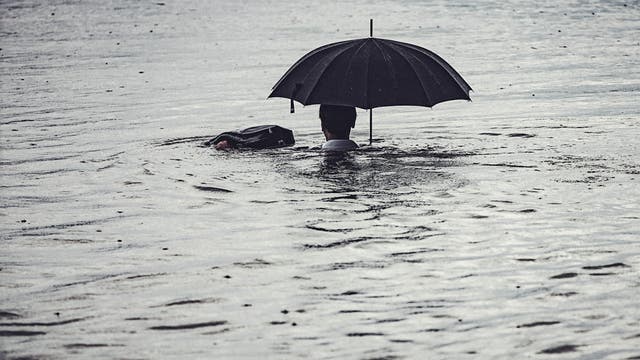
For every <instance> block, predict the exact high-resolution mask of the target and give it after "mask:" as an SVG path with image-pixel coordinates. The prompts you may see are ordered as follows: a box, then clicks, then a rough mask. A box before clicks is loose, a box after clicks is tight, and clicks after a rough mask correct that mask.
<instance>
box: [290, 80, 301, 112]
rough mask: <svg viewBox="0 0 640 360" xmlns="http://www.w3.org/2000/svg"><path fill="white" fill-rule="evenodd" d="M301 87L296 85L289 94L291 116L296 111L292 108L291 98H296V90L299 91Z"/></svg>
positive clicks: (298, 84)
mask: <svg viewBox="0 0 640 360" xmlns="http://www.w3.org/2000/svg"><path fill="white" fill-rule="evenodd" d="M301 87H302V84H300V83H296V86H294V87H293V91H292V92H291V113H292V114H293V113H294V112H296V109H295V108H294V106H293V98H294V97H296V93H297V92H298V90H300V88H301Z"/></svg>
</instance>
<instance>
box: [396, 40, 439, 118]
mask: <svg viewBox="0 0 640 360" xmlns="http://www.w3.org/2000/svg"><path fill="white" fill-rule="evenodd" d="M389 47H390V48H391V49H392V50H393V51H395V52H396V54H398V56H400V58H402V59H403V60H404V61H406V62H407V64H409V67H410V68H411V70H413V73H414V74H416V78H417V79H418V81H420V87H421V88H422V93H423V94H424V97H425V98H426V99H427V102H428V103H429V105H428V106H429V107H431V106H433V105H434V104H433V103H432V101H431V97H430V96H429V94H428V93H427V89H426V87H425V86H424V82H423V81H422V77H420V75H418V71H417V70H416V68H415V66H413V63H412V62H411V61H409V60H408V59H407V58H406V57H405V56H404V55H403V54H402V53H401V52H400V51H398V49H396V48H395V44H393V43H390V44H389ZM411 56H413V55H411ZM413 58H414V59H415V56H413Z"/></svg>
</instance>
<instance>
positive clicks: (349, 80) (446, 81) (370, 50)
mask: <svg viewBox="0 0 640 360" xmlns="http://www.w3.org/2000/svg"><path fill="white" fill-rule="evenodd" d="M371 36H372V37H369V38H364V39H356V40H348V41H341V42H336V43H333V44H328V45H324V46H321V47H319V48H317V49H315V50H312V51H311V52H309V53H308V54H306V55H305V56H303V57H302V58H301V59H300V60H298V61H297V62H296V63H295V64H293V66H291V68H290V69H289V70H288V71H287V72H286V73H285V74H284V75H283V76H282V78H281V79H280V80H279V81H278V82H277V83H276V84H275V85H274V87H273V91H272V92H271V94H270V95H269V97H284V98H288V99H291V112H293V111H294V107H293V100H296V101H298V102H300V103H301V104H303V105H311V104H330V105H344V106H355V107H359V108H361V109H369V126H370V128H369V142H370V143H371V141H372V130H371V125H372V114H371V109H373V108H376V107H380V106H391V105H417V106H427V107H432V106H433V105H435V104H438V103H441V102H443V101H448V100H456V99H464V100H471V99H470V98H469V91H470V90H471V87H470V86H469V84H467V82H466V81H465V80H464V79H463V78H462V76H460V74H458V72H456V71H455V70H454V69H453V68H452V67H451V65H449V64H448V63H447V62H446V61H444V59H442V58H441V57H440V56H438V55H436V54H435V53H433V52H431V51H429V50H427V49H424V48H422V47H419V46H416V45H412V44H408V43H403V42H399V41H394V40H386V39H379V38H374V37H373V20H371Z"/></svg>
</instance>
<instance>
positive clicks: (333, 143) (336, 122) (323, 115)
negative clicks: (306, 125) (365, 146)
mask: <svg viewBox="0 0 640 360" xmlns="http://www.w3.org/2000/svg"><path fill="white" fill-rule="evenodd" d="M320 122H321V124H322V132H323V133H324V137H325V138H326V140H327V142H325V143H324V144H322V150H323V151H349V150H355V149H357V148H358V144H356V143H355V142H354V141H353V140H349V135H350V134H351V129H352V128H353V127H354V126H356V109H355V108H354V107H352V106H339V105H325V104H322V105H320Z"/></svg>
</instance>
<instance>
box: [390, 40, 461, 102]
mask: <svg viewBox="0 0 640 360" xmlns="http://www.w3.org/2000/svg"><path fill="white" fill-rule="evenodd" d="M392 41H393V40H392ZM395 42H397V41H395ZM401 44H403V45H406V46H407V47H409V48H411V49H413V50H415V51H417V52H419V53H422V54H423V55H426V56H428V57H429V58H431V59H432V60H433V61H435V62H437V63H438V64H439V65H440V66H441V67H442V68H443V69H444V70H445V71H446V72H447V74H449V76H450V77H451V78H452V79H453V80H454V81H455V82H456V83H457V84H458V85H459V86H460V87H462V88H466V89H467V93H468V91H469V90H473V89H471V86H469V84H468V83H467V82H466V81H465V80H464V78H463V77H462V76H461V75H460V74H458V72H457V71H456V70H454V69H453V67H452V66H451V65H449V63H448V62H447V61H446V60H444V59H443V58H442V57H440V55H438V54H436V53H434V52H433V51H431V50H428V49H425V48H423V47H420V46H417V45H413V44H405V43H401ZM467 95H468V94H467Z"/></svg>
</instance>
